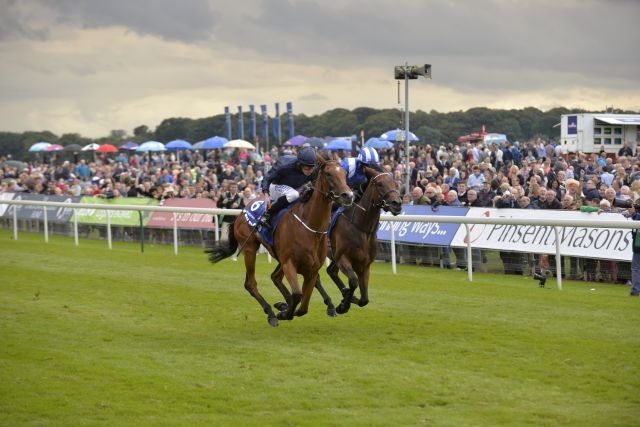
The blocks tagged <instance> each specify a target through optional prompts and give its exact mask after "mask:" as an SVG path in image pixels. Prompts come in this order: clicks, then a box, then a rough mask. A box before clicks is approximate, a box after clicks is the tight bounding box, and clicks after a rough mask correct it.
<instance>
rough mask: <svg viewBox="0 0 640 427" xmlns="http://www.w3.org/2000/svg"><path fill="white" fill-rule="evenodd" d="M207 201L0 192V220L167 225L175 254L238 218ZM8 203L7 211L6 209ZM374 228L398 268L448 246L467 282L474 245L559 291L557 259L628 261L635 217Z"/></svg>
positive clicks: (391, 222)
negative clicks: (544, 258)
mask: <svg viewBox="0 0 640 427" xmlns="http://www.w3.org/2000/svg"><path fill="white" fill-rule="evenodd" d="M213 205H214V203H213V201H211V200H208V199H171V200H167V201H165V203H164V205H163V206H158V202H157V201H156V200H153V199H145V198H122V199H103V198H97V197H63V196H42V195H33V194H21V193H2V194H0V217H2V218H5V219H10V220H12V222H13V238H14V239H15V240H17V239H18V221H19V220H37V221H40V222H42V224H43V227H44V230H43V232H44V239H45V242H48V235H49V231H48V227H49V224H50V223H51V224H59V223H65V224H72V225H73V235H74V239H75V244H76V246H77V245H79V234H78V227H79V225H83V224H84V225H103V226H104V227H105V230H106V236H105V238H106V240H107V242H108V246H109V249H111V248H112V233H111V230H112V226H125V227H132V228H134V227H140V229H141V230H142V233H144V231H143V230H144V227H151V228H159V229H172V230H173V247H174V253H175V254H176V255H177V254H178V237H177V236H178V230H179V229H181V228H184V229H190V230H193V229H196V230H208V231H211V232H212V233H213V236H214V238H215V240H218V239H219V238H220V236H219V233H218V232H219V218H218V216H219V215H221V216H222V215H239V214H240V213H241V210H239V209H218V208H215V206H213ZM11 207H12V208H11ZM380 220H381V223H380V227H379V230H378V234H377V236H378V239H379V241H380V242H383V243H384V242H388V244H389V245H390V255H391V256H390V258H391V259H390V262H391V268H392V271H393V273H394V274H395V273H396V272H397V268H396V267H397V262H396V252H397V250H396V246H397V245H398V244H409V245H420V246H425V247H438V248H445V249H446V248H453V250H456V249H458V250H460V251H466V262H467V267H466V269H467V272H468V279H469V281H472V280H473V264H474V259H475V258H477V256H476V257H474V256H473V254H472V249H475V250H480V249H489V250H498V251H503V250H504V251H512V252H521V253H532V252H534V253H538V254H549V255H555V262H556V266H555V269H556V272H558V274H557V283H558V288H559V289H562V274H561V272H562V271H563V267H562V265H561V260H562V256H585V254H588V257H590V258H594V259H602V260H619V261H629V260H631V256H632V248H631V247H632V239H631V230H632V229H637V228H640V222H636V221H631V220H629V219H626V218H624V216H622V215H621V214H614V213H609V214H603V215H598V214H596V213H583V212H572V211H543V210H519V209H493V208H462V207H440V208H439V209H437V210H432V209H431V207H430V206H409V205H407V206H404V207H403V212H402V214H401V215H398V216H396V217H394V216H391V215H389V214H386V213H383V215H381V217H380Z"/></svg>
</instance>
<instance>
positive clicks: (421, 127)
mask: <svg viewBox="0 0 640 427" xmlns="http://www.w3.org/2000/svg"><path fill="white" fill-rule="evenodd" d="M586 112H589V111H587V110H580V109H572V110H569V109H567V108H565V107H557V108H552V109H550V110H547V111H541V110H539V109H537V108H534V107H527V108H523V109H511V110H502V109H490V108H484V107H478V108H471V109H469V110H466V111H454V112H448V113H440V112H437V111H434V110H432V111H430V112H426V111H421V110H417V111H415V112H412V113H411V114H410V126H411V127H410V129H411V131H412V132H413V133H415V134H416V135H417V136H418V137H419V138H420V141H421V142H420V143H423V144H427V143H428V144H435V145H440V144H443V143H453V144H456V143H457V140H458V137H459V136H461V135H466V134H468V133H471V132H476V131H479V130H480V129H481V127H482V126H483V125H484V126H485V127H486V129H487V131H489V132H497V133H503V134H506V135H507V137H508V138H509V140H510V141H516V140H519V141H527V140H531V139H536V138H542V139H544V140H553V139H558V138H559V136H560V127H559V126H556V125H557V124H558V123H559V122H560V116H561V115H562V114H569V113H586ZM616 113H635V112H633V111H616ZM403 116H404V113H403V112H401V111H399V110H397V109H382V110H381V109H375V108H368V107H359V108H355V109H353V110H347V109H344V108H335V109H332V110H329V111H326V112H324V113H322V114H319V115H316V116H307V115H305V114H296V115H295V122H294V127H295V129H294V130H295V134H301V135H305V136H318V137H326V136H351V135H360V132H361V131H364V133H365V138H367V139H368V138H370V137H372V136H376V137H377V136H380V135H381V134H382V133H384V132H386V131H388V130H390V129H396V128H403V127H404V125H403ZM237 119H238V116H237V114H232V115H231V120H232V130H233V135H234V138H236V137H237V135H236V128H237ZM249 119H250V117H249V113H246V112H245V113H243V121H244V127H245V131H244V132H245V139H249V138H248V137H247V135H248V134H249V132H248V124H249ZM256 122H257V123H256V133H257V134H258V135H260V133H261V132H260V129H261V117H260V115H259V114H258V115H256ZM280 122H281V135H282V137H281V140H282V141H283V142H284V141H286V140H287V138H288V135H289V128H288V120H287V116H286V114H283V115H282V116H281V120H280ZM272 125H273V119H272V118H269V126H270V129H269V130H270V132H269V143H270V145H271V146H272V145H274V143H276V144H277V138H275V137H274V136H273V132H272V129H271V127H272ZM214 135H220V136H224V135H225V120H224V114H218V115H216V116H212V117H205V118H200V119H191V118H184V117H172V118H168V119H165V120H163V121H162V122H161V123H160V124H159V125H158V126H157V127H156V128H155V130H151V129H150V128H149V127H148V126H146V125H140V126H137V127H136V128H134V129H133V133H132V134H128V133H127V132H126V131H124V130H121V129H117V130H112V131H111V133H110V135H108V136H104V137H101V138H94V139H92V138H87V137H83V136H82V135H80V134H78V133H65V134H63V135H60V136H58V135H56V134H54V133H52V132H50V131H39V132H37V131H28V132H22V133H14V132H0V156H5V155H7V154H11V155H12V156H13V157H14V158H16V159H22V158H27V154H28V149H29V147H30V146H31V145H32V144H34V143H36V142H39V141H47V142H50V143H55V144H60V145H63V146H66V145H69V144H79V145H82V146H84V145H87V144H90V143H94V142H95V143H97V144H104V143H110V144H114V145H120V144H122V143H125V142H127V141H134V142H138V143H141V142H144V141H149V140H155V141H160V142H163V143H166V142H169V141H171V140H174V139H185V140H187V141H190V142H197V141H202V140H204V139H206V138H209V137H211V136H214ZM262 143H264V141H262Z"/></svg>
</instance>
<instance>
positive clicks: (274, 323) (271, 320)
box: [267, 317, 278, 328]
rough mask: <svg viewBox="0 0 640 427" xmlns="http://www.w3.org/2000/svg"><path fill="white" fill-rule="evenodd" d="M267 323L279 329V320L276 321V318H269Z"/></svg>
mask: <svg viewBox="0 0 640 427" xmlns="http://www.w3.org/2000/svg"><path fill="white" fill-rule="evenodd" d="M267 322H269V326H271V327H273V328H277V327H278V319H276V318H275V317H269V318H268V319H267Z"/></svg>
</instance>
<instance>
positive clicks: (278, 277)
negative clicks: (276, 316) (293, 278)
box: [271, 264, 291, 311]
mask: <svg viewBox="0 0 640 427" xmlns="http://www.w3.org/2000/svg"><path fill="white" fill-rule="evenodd" d="M283 277H284V272H283V271H282V265H281V264H278V266H277V267H276V269H275V270H273V273H271V281H272V282H273V284H274V285H276V288H278V290H279V291H280V293H281V294H282V296H283V297H284V302H282V301H279V302H276V303H275V304H273V306H274V307H275V308H276V309H277V310H278V311H286V310H287V308H288V307H289V304H291V292H289V289H288V288H287V287H286V286H285V284H284V282H283V281H282V278H283Z"/></svg>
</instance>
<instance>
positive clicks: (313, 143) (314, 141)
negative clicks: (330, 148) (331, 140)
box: [303, 136, 325, 148]
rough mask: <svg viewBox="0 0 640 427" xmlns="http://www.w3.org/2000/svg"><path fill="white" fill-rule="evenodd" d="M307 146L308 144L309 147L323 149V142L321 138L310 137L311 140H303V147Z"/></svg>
mask: <svg viewBox="0 0 640 427" xmlns="http://www.w3.org/2000/svg"><path fill="white" fill-rule="evenodd" d="M307 144H309V146H310V147H315V148H324V144H325V140H324V139H322V138H317V137H315V136H312V137H311V138H307V139H305V141H304V144H303V145H307Z"/></svg>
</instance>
